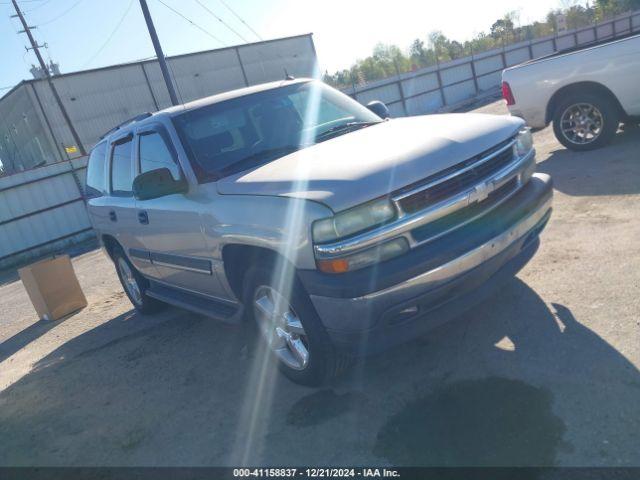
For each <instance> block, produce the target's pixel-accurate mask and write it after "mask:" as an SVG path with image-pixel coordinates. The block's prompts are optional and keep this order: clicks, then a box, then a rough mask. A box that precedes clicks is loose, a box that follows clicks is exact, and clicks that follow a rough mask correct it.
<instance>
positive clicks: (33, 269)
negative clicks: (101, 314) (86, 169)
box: [18, 255, 87, 320]
mask: <svg viewBox="0 0 640 480" xmlns="http://www.w3.org/2000/svg"><path fill="white" fill-rule="evenodd" d="M18 274H19V275H20V280H22V284H23V285H24V288H25V290H26V291H27V294H28V295H29V298H30V299H31V303H32V304H33V306H34V307H35V309H36V313H37V314H38V316H39V317H40V318H41V319H45V320H58V319H60V318H62V317H64V316H66V315H69V314H70V313H73V312H76V311H78V310H80V309H82V308H84V307H86V306H87V299H86V298H85V296H84V293H82V289H81V288H80V283H79V282H78V278H77V277H76V274H75V272H74V271H73V265H71V259H70V258H69V255H62V256H59V257H55V258H50V259H47V260H42V261H40V262H36V263H33V264H31V265H29V266H26V267H24V268H21V269H20V270H18Z"/></svg>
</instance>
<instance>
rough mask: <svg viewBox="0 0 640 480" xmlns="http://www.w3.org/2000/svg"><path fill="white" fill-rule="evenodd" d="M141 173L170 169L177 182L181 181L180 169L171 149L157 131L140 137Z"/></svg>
mask: <svg viewBox="0 0 640 480" xmlns="http://www.w3.org/2000/svg"><path fill="white" fill-rule="evenodd" d="M139 149H140V151H139V156H140V173H145V172H149V171H151V170H157V169H159V168H168V169H169V171H170V172H171V175H172V176H173V178H174V179H175V180H179V179H180V169H179V168H178V164H177V163H176V161H175V156H174V155H173V153H172V150H171V148H169V145H167V142H165V139H164V138H163V136H162V135H161V134H160V133H159V132H156V131H153V132H147V133H143V134H141V135H140V147H139Z"/></svg>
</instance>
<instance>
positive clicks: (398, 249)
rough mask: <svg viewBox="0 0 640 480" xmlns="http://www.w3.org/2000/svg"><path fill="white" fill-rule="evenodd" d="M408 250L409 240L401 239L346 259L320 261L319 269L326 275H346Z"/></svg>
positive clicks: (318, 262)
mask: <svg viewBox="0 0 640 480" xmlns="http://www.w3.org/2000/svg"><path fill="white" fill-rule="evenodd" d="M408 250H409V244H408V243H407V240H406V239H405V238H403V237H400V238H396V239H395V240H391V241H389V242H385V243H382V244H380V245H377V246H375V247H372V248H369V249H367V250H364V251H362V252H358V253H354V254H353V255H348V256H346V257H340V258H333V259H331V260H318V261H317V264H318V269H319V270H320V271H321V272H324V273H345V272H351V271H353V270H358V269H360V268H364V267H368V266H369V265H373V264H374V263H379V262H384V261H385V260H390V259H391V258H394V257H397V256H398V255H402V254H403V253H405V252H407V251H408Z"/></svg>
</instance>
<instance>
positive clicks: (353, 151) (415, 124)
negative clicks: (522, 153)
mask: <svg viewBox="0 0 640 480" xmlns="http://www.w3.org/2000/svg"><path fill="white" fill-rule="evenodd" d="M523 124H524V122H523V121H522V120H520V119H518V118H514V117H508V116H498V115H484V114H455V113H454V114H442V115H425V116H419V117H406V118H397V119H393V120H390V121H387V122H382V123H380V124H377V125H373V126H370V127H366V128H363V129H361V130H356V131H355V132H352V133H347V134H345V135H341V136H339V137H336V138H333V139H330V140H327V141H325V142H322V143H318V144H316V145H313V146H310V147H307V148H304V149H302V150H299V151H297V152H293V153H291V154H289V155H286V156H284V157H281V158H278V159H276V160H273V161H271V162H270V163H268V164H266V165H263V166H260V167H258V168H255V169H252V170H247V171H244V172H240V173H237V174H234V175H231V176H229V177H226V178H223V179H221V180H218V182H217V188H218V192H219V193H220V194H228V195H270V196H286V197H292V198H301V199H307V200H313V201H317V202H321V203H324V204H325V205H327V206H328V207H329V208H331V209H332V210H333V211H334V212H339V211H341V210H344V209H347V208H350V207H353V206H356V205H359V204H361V203H364V202H367V201H369V200H372V199H374V198H377V197H380V196H382V195H385V194H388V193H391V192H393V191H395V190H398V189H400V188H402V187H404V186H406V185H409V184H412V183H414V182H417V181H419V180H421V179H423V178H426V177H428V176H430V175H433V174H435V173H438V172H439V171H441V170H443V169H445V168H447V167H450V166H452V165H455V164H456V163H460V162H462V161H464V160H466V159H469V158H471V157H473V156H475V155H477V154H479V153H481V152H483V151H485V150H488V149H490V148H491V147H493V146H495V145H496V144H498V143H500V142H502V141H504V140H506V139H507V138H509V137H510V136H511V135H514V134H515V133H516V132H517V131H518V129H519V128H521V127H522V126H523Z"/></svg>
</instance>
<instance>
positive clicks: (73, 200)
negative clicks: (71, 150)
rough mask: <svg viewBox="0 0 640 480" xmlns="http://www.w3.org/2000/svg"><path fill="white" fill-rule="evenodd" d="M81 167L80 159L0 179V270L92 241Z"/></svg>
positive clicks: (83, 160) (82, 159) (84, 160)
mask: <svg viewBox="0 0 640 480" xmlns="http://www.w3.org/2000/svg"><path fill="white" fill-rule="evenodd" d="M86 166H87V159H86V157H82V158H77V159H74V160H72V161H67V162H60V163H56V164H53V165H47V166H44V167H40V168H35V169H33V170H28V171H26V172H22V173H17V174H15V175H11V176H8V177H2V178H0V268H5V267H8V266H11V265H14V264H16V263H20V262H22V261H25V260H28V259H31V258H34V257H37V256H40V255H44V254H46V253H49V252H53V251H56V250H61V249H63V248H64V247H66V246H68V245H70V244H75V243H78V242H81V241H83V240H86V239H89V238H91V237H92V236H93V232H92V231H91V223H90V222H89V217H88V215H87V210H86V207H85V204H84V199H83V190H84V177H85V169H86Z"/></svg>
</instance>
